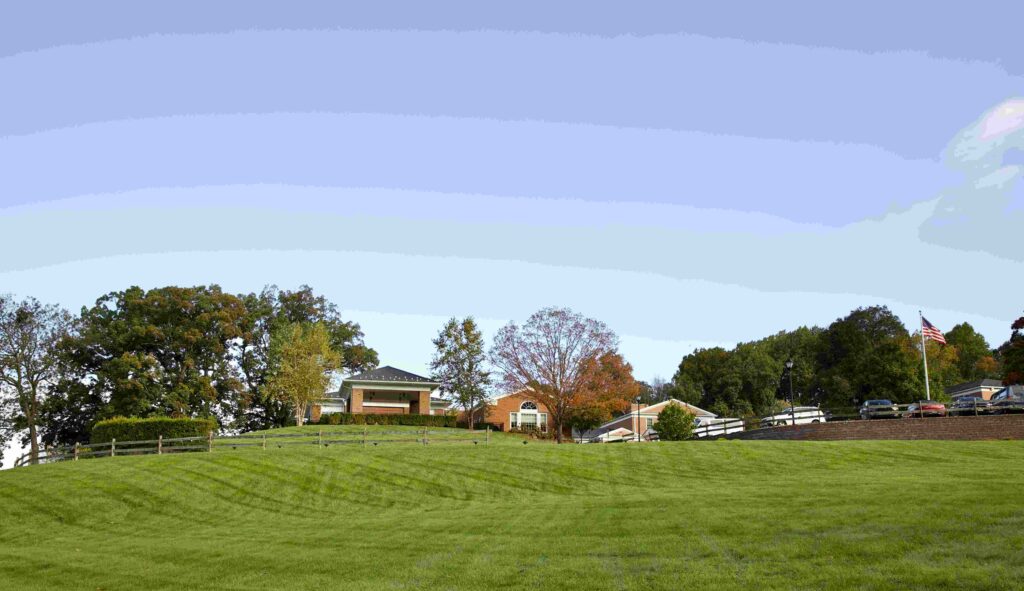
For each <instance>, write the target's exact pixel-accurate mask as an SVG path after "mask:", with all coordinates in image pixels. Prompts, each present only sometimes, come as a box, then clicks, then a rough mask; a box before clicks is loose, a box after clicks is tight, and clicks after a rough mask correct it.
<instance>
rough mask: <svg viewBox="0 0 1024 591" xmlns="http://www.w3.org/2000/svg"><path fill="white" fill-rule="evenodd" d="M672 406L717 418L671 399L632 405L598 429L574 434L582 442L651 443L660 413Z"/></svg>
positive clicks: (692, 413) (700, 409)
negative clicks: (632, 441) (638, 435)
mask: <svg viewBox="0 0 1024 591" xmlns="http://www.w3.org/2000/svg"><path fill="white" fill-rule="evenodd" d="M670 404H674V405H676V406H680V407H682V409H683V410H685V411H686V412H688V413H690V414H691V415H693V416H695V417H715V416H716V415H715V414H714V413H712V412H708V411H706V410H704V409H703V408H698V407H696V406H694V405H692V404H688V403H686V402H683V401H682V400H676V399H675V398H669V399H668V400H665V401H663V402H659V403H657V404H652V405H650V406H644V405H642V404H641V405H639V408H638V407H637V405H636V404H633V405H630V411H629V412H628V413H626V414H624V415H620V416H618V417H615V418H614V419H612V420H610V421H608V422H607V423H605V424H603V425H601V426H600V427H598V428H597V429H593V430H591V431H587V432H586V433H573V437H574V438H576V439H578V440H581V441H593V442H602V443H603V442H610V441H620V440H622V441H629V440H636V439H639V440H641V441H649V440H650V439H651V438H652V437H653V436H654V434H655V433H657V429H655V428H654V426H655V425H656V424H657V423H658V413H660V412H661V411H663V410H665V407H667V406H668V405H670ZM637 433H639V434H640V437H637Z"/></svg>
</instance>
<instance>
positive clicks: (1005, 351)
mask: <svg viewBox="0 0 1024 591" xmlns="http://www.w3.org/2000/svg"><path fill="white" fill-rule="evenodd" d="M1010 329H1011V330H1012V331H1013V332H1011V333H1010V340H1009V341H1007V342H1006V344H1005V345H1003V347H1002V348H1001V349H1002V351H1001V356H1002V359H1003V371H1004V374H1005V375H1004V376H1003V383H1004V384H1007V385H1011V384H1024V316H1021V317H1020V318H1018V319H1017V320H1015V321H1014V322H1013V324H1012V325H1010Z"/></svg>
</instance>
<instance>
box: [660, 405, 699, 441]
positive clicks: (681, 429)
mask: <svg viewBox="0 0 1024 591" xmlns="http://www.w3.org/2000/svg"><path fill="white" fill-rule="evenodd" d="M654 430H655V431H657V432H658V439H660V440H662V441H682V440H683V439H689V438H690V436H691V435H693V415H691V414H690V413H689V412H687V411H685V410H683V408H682V407H681V406H679V405H678V404H669V405H668V406H666V407H665V408H664V410H662V411H661V412H659V413H658V422H657V424H655V425H654Z"/></svg>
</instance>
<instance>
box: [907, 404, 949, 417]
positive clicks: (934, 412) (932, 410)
mask: <svg viewBox="0 0 1024 591" xmlns="http://www.w3.org/2000/svg"><path fill="white" fill-rule="evenodd" d="M944 416H946V405H945V404H942V403H941V402H935V401H934V400H919V401H917V402H915V403H913V404H911V405H910V406H908V407H907V411H906V412H904V413H903V418H905V419H915V418H920V417H944Z"/></svg>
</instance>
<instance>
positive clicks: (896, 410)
mask: <svg viewBox="0 0 1024 591" xmlns="http://www.w3.org/2000/svg"><path fill="white" fill-rule="evenodd" d="M898 416H900V407H898V406H896V405H895V404H893V403H892V400H865V401H864V404H862V405H860V418H862V419H894V418H896V417H898Z"/></svg>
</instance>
